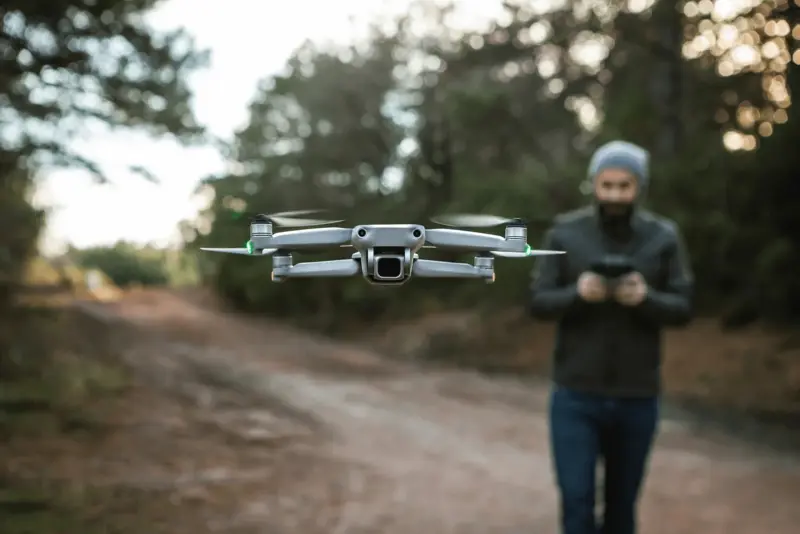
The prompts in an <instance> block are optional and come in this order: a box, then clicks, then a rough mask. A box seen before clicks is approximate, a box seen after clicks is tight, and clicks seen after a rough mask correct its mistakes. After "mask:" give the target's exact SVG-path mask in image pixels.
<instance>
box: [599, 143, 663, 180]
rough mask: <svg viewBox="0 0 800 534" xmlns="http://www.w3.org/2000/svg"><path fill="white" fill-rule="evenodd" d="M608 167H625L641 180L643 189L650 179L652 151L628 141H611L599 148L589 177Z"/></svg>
mask: <svg viewBox="0 0 800 534" xmlns="http://www.w3.org/2000/svg"><path fill="white" fill-rule="evenodd" d="M606 169H625V170H626V171H630V172H631V173H633V175H634V176H636V178H637V179H638V180H639V187H640V189H641V190H642V191H644V190H646V189H647V183H648V182H649V180H650V153H649V152H647V150H645V149H644V148H642V147H640V146H638V145H634V144H633V143H628V142H627V141H611V142H609V143H606V144H605V145H603V146H601V147H600V148H598V149H597V150H596V151H595V153H594V154H593V155H592V159H591V161H590V162H589V179H590V180H591V181H594V179H595V177H596V176H597V175H598V174H599V173H600V172H602V171H604V170H606Z"/></svg>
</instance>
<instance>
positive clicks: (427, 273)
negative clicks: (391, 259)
mask: <svg viewBox="0 0 800 534" xmlns="http://www.w3.org/2000/svg"><path fill="white" fill-rule="evenodd" d="M493 274H494V271H493V270H491V269H482V268H480V267H476V266H474V265H470V264H469V263H456V262H450V261H436V260H415V261H414V267H413V275H414V276H419V277H421V278H492V276H493Z"/></svg>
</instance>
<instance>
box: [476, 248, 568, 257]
mask: <svg viewBox="0 0 800 534" xmlns="http://www.w3.org/2000/svg"><path fill="white" fill-rule="evenodd" d="M491 253H492V254H493V255H495V256H498V257H500V258H527V257H530V256H554V255H556V254H566V252H564V251H563V250H534V249H531V250H529V251H527V252H503V251H501V250H493V251H492V252H491Z"/></svg>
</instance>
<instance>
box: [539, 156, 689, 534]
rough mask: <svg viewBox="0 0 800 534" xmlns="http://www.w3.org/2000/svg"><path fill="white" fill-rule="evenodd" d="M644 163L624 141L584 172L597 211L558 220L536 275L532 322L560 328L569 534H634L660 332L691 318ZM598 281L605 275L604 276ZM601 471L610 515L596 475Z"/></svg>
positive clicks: (558, 386) (557, 405)
mask: <svg viewBox="0 0 800 534" xmlns="http://www.w3.org/2000/svg"><path fill="white" fill-rule="evenodd" d="M648 167H649V155H648V153H647V151H645V150H644V149H643V148H641V147H638V146H636V145H633V144H631V143H626V142H622V141H614V142H611V143H608V144H606V145H604V146H602V147H601V148H599V149H598V150H597V152H596V153H595V154H594V156H593V157H592V160H591V163H590V165H589V178H590V180H591V181H592V184H593V186H594V202H593V203H592V205H591V206H589V207H587V208H584V209H581V210H578V211H575V212H571V213H568V214H565V215H561V216H559V217H558V218H557V219H556V222H555V225H554V226H553V227H552V228H551V229H550V230H549V232H548V233H547V235H546V237H545V242H544V245H543V247H542V248H545V249H556V250H563V251H566V254H564V255H557V256H543V257H542V258H541V260H540V263H538V265H537V268H536V271H535V273H534V282H533V299H532V312H533V314H534V316H536V317H539V318H543V319H547V320H556V321H558V330H557V334H556V336H557V337H556V345H555V353H554V357H553V381H554V388H553V392H552V396H551V403H550V433H551V447H552V453H553V457H554V466H555V472H556V479H557V483H558V487H559V491H560V494H561V526H562V532H563V534H596V533H603V534H634V533H635V532H636V504H637V501H638V495H639V490H640V486H641V485H642V481H643V479H644V476H645V472H646V468H647V462H648V458H649V455H650V449H651V445H652V443H653V438H654V436H655V433H656V428H657V423H658V396H659V391H660V365H661V330H662V328H663V327H665V326H678V325H683V324H686V323H688V322H689V320H690V318H691V294H692V289H693V280H692V274H691V272H690V267H689V260H688V257H687V255H686V251H685V249H684V246H683V240H682V238H681V234H680V232H679V230H678V228H677V226H676V225H675V223H674V222H672V221H670V220H668V219H665V218H663V217H658V216H656V215H653V214H651V213H649V212H646V211H644V210H642V209H641V208H640V207H639V206H638V205H637V203H638V201H639V200H640V199H641V198H642V196H643V195H644V193H645V191H646V188H647V183H648V178H649V169H648ZM609 255H615V256H616V257H617V258H625V259H626V262H627V263H629V264H630V265H631V266H632V267H633V269H632V271H629V272H628V274H626V275H624V276H622V277H621V278H619V279H616V280H606V279H604V277H603V276H601V275H599V274H598V273H596V272H592V266H594V265H596V264H597V263H598V262H602V261H603V258H608V257H609ZM598 270H599V269H598ZM599 459H602V460H603V464H604V471H605V472H604V501H605V503H604V504H605V507H604V513H603V518H602V522H601V525H600V526H598V525H597V524H596V519H595V510H594V508H595V491H596V488H595V472H596V465H597V462H598V460H599Z"/></svg>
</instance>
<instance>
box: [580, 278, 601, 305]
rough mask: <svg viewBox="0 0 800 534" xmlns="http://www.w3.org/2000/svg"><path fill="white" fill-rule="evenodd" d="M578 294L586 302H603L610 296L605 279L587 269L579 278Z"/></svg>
mask: <svg viewBox="0 0 800 534" xmlns="http://www.w3.org/2000/svg"><path fill="white" fill-rule="evenodd" d="M578 295H579V296H580V297H581V298H582V299H583V300H585V301H586V302H602V301H604V300H606V298H607V297H608V288H607V287H606V281H605V279H604V278H603V277H602V276H600V275H599V274H597V273H593V272H591V271H587V272H585V273H583V274H581V276H580V278H578Z"/></svg>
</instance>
